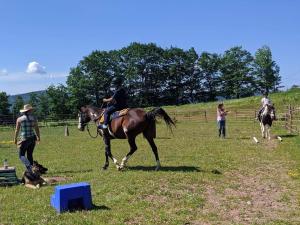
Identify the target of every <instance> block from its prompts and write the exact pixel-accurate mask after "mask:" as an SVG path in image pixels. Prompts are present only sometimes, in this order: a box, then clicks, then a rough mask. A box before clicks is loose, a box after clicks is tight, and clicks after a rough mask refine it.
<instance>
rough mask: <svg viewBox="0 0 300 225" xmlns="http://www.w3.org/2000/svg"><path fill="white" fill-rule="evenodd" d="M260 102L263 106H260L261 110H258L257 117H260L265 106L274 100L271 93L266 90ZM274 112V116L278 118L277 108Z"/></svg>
mask: <svg viewBox="0 0 300 225" xmlns="http://www.w3.org/2000/svg"><path fill="white" fill-rule="evenodd" d="M260 102H261V108H260V110H259V111H258V115H257V119H259V118H260V115H261V113H262V112H263V110H264V107H265V106H266V105H272V101H271V100H270V98H269V93H268V92H265V93H264V94H263V98H262V99H261V100H260ZM273 113H274V118H275V119H276V117H275V109H273Z"/></svg>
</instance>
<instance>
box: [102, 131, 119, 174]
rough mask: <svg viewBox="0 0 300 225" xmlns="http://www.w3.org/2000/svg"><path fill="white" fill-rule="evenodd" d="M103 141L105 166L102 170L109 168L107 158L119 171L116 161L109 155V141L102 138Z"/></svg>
mask: <svg viewBox="0 0 300 225" xmlns="http://www.w3.org/2000/svg"><path fill="white" fill-rule="evenodd" d="M103 140H104V144H105V164H104V166H103V169H107V167H108V166H109V161H108V157H109V158H111V160H112V161H113V162H114V164H115V165H116V167H117V169H120V166H119V164H118V161H117V159H116V158H114V157H113V155H112V154H111V148H110V139H109V138H106V137H103Z"/></svg>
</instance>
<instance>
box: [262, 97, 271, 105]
mask: <svg viewBox="0 0 300 225" xmlns="http://www.w3.org/2000/svg"><path fill="white" fill-rule="evenodd" d="M261 104H262V106H265V105H271V100H270V99H268V98H266V97H263V98H262V99H261Z"/></svg>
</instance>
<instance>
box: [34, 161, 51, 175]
mask: <svg viewBox="0 0 300 225" xmlns="http://www.w3.org/2000/svg"><path fill="white" fill-rule="evenodd" d="M33 166H34V167H36V168H37V169H38V170H39V173H40V174H45V173H46V172H47V171H48V169H47V168H46V167H44V166H43V165H41V164H39V163H38V161H33Z"/></svg>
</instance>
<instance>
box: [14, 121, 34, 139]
mask: <svg viewBox="0 0 300 225" xmlns="http://www.w3.org/2000/svg"><path fill="white" fill-rule="evenodd" d="M18 120H19V121H20V123H21V132H20V138H21V141H25V140H27V139H28V138H31V137H34V136H35V132H34V125H35V123H37V120H36V118H35V117H34V116H33V115H28V116H26V115H23V116H21V117H19V118H18Z"/></svg>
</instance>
